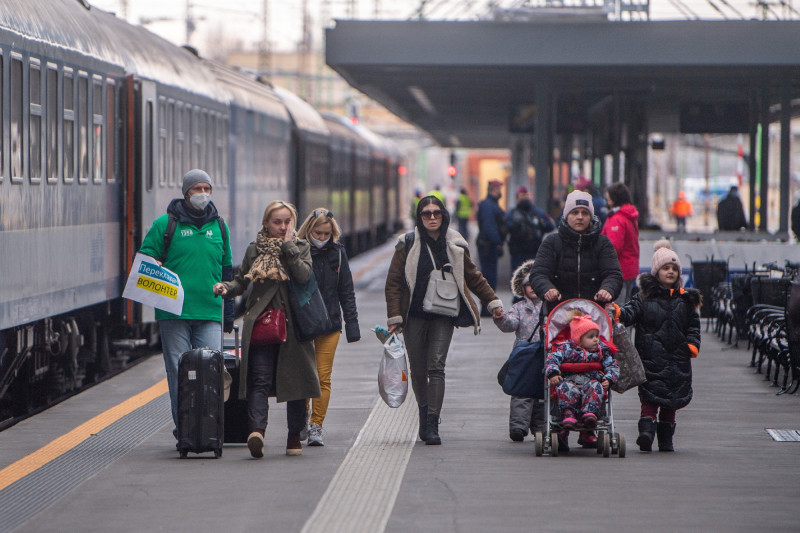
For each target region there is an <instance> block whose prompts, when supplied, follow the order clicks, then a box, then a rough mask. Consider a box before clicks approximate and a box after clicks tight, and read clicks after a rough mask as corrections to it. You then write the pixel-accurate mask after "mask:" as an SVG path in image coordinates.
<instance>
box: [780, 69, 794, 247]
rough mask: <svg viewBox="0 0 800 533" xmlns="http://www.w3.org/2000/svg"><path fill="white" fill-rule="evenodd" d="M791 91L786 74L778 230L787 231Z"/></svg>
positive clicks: (782, 92)
mask: <svg viewBox="0 0 800 533" xmlns="http://www.w3.org/2000/svg"><path fill="white" fill-rule="evenodd" d="M791 120H792V93H791V86H790V80H789V78H788V76H783V77H782V79H781V158H780V159H781V171H780V188H779V191H780V225H779V227H778V231H779V232H781V233H787V235H788V232H789V201H790V191H789V187H790V176H791V173H790V168H789V165H790V154H791V149H792V130H791Z"/></svg>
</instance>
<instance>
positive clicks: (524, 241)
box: [506, 185, 555, 272]
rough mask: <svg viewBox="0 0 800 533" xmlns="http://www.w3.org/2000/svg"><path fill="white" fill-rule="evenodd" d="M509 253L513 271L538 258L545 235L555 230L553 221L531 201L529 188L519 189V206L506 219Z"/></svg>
mask: <svg viewBox="0 0 800 533" xmlns="http://www.w3.org/2000/svg"><path fill="white" fill-rule="evenodd" d="M506 226H507V228H508V251H509V253H510V254H511V271H512V272H514V271H516V270H517V268H519V266H520V265H522V263H524V262H525V261H528V260H529V259H533V258H534V257H536V252H538V251H539V245H540V244H542V239H543V238H544V235H545V233H550V232H551V231H553V230H554V229H555V224H554V223H553V220H552V219H551V218H550V217H549V216H548V215H547V213H545V212H544V210H542V209H540V208H539V207H538V206H536V205H535V204H534V203H533V201H532V200H531V195H530V193H529V192H528V188H527V187H525V186H524V185H520V187H519V188H518V189H517V205H516V206H515V207H514V209H512V210H511V211H509V212H508V216H507V217H506Z"/></svg>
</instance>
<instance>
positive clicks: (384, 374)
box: [378, 333, 408, 407]
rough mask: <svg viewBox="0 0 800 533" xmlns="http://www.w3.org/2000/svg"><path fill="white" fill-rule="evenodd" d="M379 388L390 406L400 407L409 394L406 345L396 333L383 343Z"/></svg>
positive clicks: (382, 396)
mask: <svg viewBox="0 0 800 533" xmlns="http://www.w3.org/2000/svg"><path fill="white" fill-rule="evenodd" d="M378 390H379V391H380V393H381V398H383V401H384V402H386V405H388V406H389V407H400V406H401V405H402V404H403V401H404V400H405V399H406V395H407V394H408V366H407V364H406V347H405V345H404V344H403V341H402V340H400V337H398V336H397V335H395V334H394V333H393V334H392V335H391V336H390V337H389V338H388V339H387V340H386V342H385V343H384V344H383V357H381V364H380V367H379V368H378Z"/></svg>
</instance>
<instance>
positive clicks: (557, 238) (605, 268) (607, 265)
mask: <svg viewBox="0 0 800 533" xmlns="http://www.w3.org/2000/svg"><path fill="white" fill-rule="evenodd" d="M601 228H602V224H600V219H598V218H597V217H594V219H593V220H592V228H591V229H590V230H589V231H588V232H587V233H578V232H577V231H575V230H574V229H572V228H571V227H569V226H568V225H567V221H566V220H565V219H564V218H562V219H561V221H560V222H559V224H558V231H556V232H554V233H551V234H549V235H547V236H546V237H545V238H544V240H543V241H542V245H541V246H540V247H539V252H538V253H537V254H536V263H535V264H534V265H533V270H531V287H532V288H533V291H534V292H535V293H536V294H537V295H539V297H540V298H544V295H545V294H546V293H547V291H549V290H550V289H553V288H555V289H558V292H560V293H561V300H562V301H564V300H568V299H570V298H586V299H589V300H592V299H594V295H595V294H597V291H599V290H600V289H605V290H606V291H608V293H609V294H611V298H612V299H614V298H616V297H617V295H619V291H620V289H622V270H620V266H619V259H618V258H617V252H616V250H614V245H613V244H611V241H610V240H609V239H608V237H606V236H605V235H601V234H600V230H601Z"/></svg>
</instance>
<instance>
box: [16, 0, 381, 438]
mask: <svg viewBox="0 0 800 533" xmlns="http://www.w3.org/2000/svg"><path fill="white" fill-rule="evenodd" d="M279 92H280V90H277V91H276V90H275V89H274V88H273V87H272V86H271V85H269V84H268V83H261V82H259V81H256V80H254V79H252V78H251V77H250V76H248V75H246V74H244V73H241V72H239V71H237V70H235V69H233V68H231V67H228V66H225V65H222V64H220V63H217V62H214V61H210V60H207V59H203V58H200V57H198V55H197V54H196V53H195V52H194V51H192V50H190V49H186V48H181V47H178V46H175V45H173V44H171V43H169V42H168V41H166V40H164V39H162V38H160V37H158V36H156V35H154V34H152V33H150V32H149V31H147V30H145V29H144V28H141V27H138V26H132V25H130V24H128V23H126V22H125V21H123V20H121V19H119V18H116V17H115V16H113V15H112V14H109V13H106V12H104V11H102V10H98V9H94V8H91V6H89V5H88V3H86V2H85V1H83V0H24V1H23V0H0V94H2V105H0V124H1V125H2V127H0V250H2V251H3V254H1V255H0V266H2V271H3V276H2V279H0V428H2V427H5V426H7V425H9V424H11V423H13V422H14V421H16V420H18V419H19V418H20V417H23V416H25V415H27V414H30V413H32V412H36V411H37V410H39V409H41V408H44V407H46V406H48V405H50V404H51V403H52V402H53V401H56V400H58V399H61V398H63V397H65V395H68V394H70V393H72V392H74V391H76V390H79V389H80V388H82V387H85V386H87V385H88V384H90V383H92V382H96V381H98V380H100V379H103V378H105V377H107V376H109V375H111V374H112V373H114V372H116V371H119V370H121V369H122V368H124V367H125V366H126V365H128V364H129V363H130V362H131V361H132V360H133V359H135V358H136V357H139V356H141V355H143V354H146V353H152V351H153V350H154V349H155V348H157V346H158V343H159V338H158V327H157V324H156V323H155V322H154V313H153V310H152V309H151V308H149V307H146V306H141V305H139V304H134V303H133V302H130V301H126V300H123V299H122V298H121V294H122V290H123V288H124V283H125V281H126V279H127V272H128V269H129V268H130V265H131V264H132V260H133V257H134V255H135V253H136V251H137V250H138V249H139V247H140V245H141V242H142V239H143V238H144V235H145V234H146V232H147V231H148V229H149V228H150V225H151V224H152V222H153V220H155V218H157V217H158V216H159V215H161V214H163V213H164V212H165V210H166V207H167V205H168V204H169V202H170V201H171V200H172V199H173V198H177V197H180V196H181V193H180V190H181V177H182V176H183V174H184V173H185V172H186V171H187V170H189V169H191V168H202V169H204V170H206V171H207V172H208V173H209V174H210V175H211V176H212V180H213V185H214V188H213V193H212V200H213V202H214V204H215V205H216V206H217V208H218V210H219V211H220V213H221V214H222V216H223V217H224V218H225V219H226V221H227V222H228V225H229V227H230V228H231V246H232V249H233V255H234V266H236V264H237V263H238V262H239V260H240V259H241V257H242V255H243V253H244V250H245V248H246V246H247V244H248V243H249V242H250V241H251V240H253V238H254V236H255V235H256V233H257V232H258V230H259V228H260V225H261V224H260V223H261V214H262V213H263V210H264V207H265V206H266V205H267V203H269V201H271V200H275V199H278V198H281V199H287V200H289V201H292V202H295V203H297V204H298V205H299V207H300V211H301V214H304V212H305V211H307V210H309V209H312V208H314V207H316V206H317V205H331V207H332V209H333V210H334V211H337V210H338V213H337V215H338V218H339V219H340V221H341V222H343V223H342V225H343V227H345V231H346V232H347V231H349V232H351V234H352V235H353V236H354V237H352V242H353V243H354V244H357V245H358V246H356V247H355V248H354V249H353V250H352V253H353V254H354V253H358V252H359V251H364V250H365V249H366V248H367V247H368V246H371V245H374V244H375V240H374V239H371V238H370V234H369V230H370V227H369V220H370V219H369V218H368V216H369V213H370V211H369V184H370V183H372V181H374V180H375V179H378V178H376V177H375V176H372V175H371V172H373V171H374V169H372V168H371V166H370V159H369V158H370V153H369V147H368V143H367V142H366V141H365V140H364V138H363V136H359V135H357V134H355V133H353V132H352V131H351V132H350V133H348V135H350V136H351V141H352V142H351V141H348V143H349V144H348V147H349V148H347V150H348V151H347V153H346V154H345V153H343V152H341V153H340V152H337V150H339V148H337V146H339V145H337V144H336V142H339V140H337V141H334V135H332V134H331V133H330V131H329V129H328V127H327V124H328V121H326V120H323V119H322V117H321V116H320V115H319V114H317V113H316V111H314V110H313V108H311V106H308V104H305V103H304V102H302V100H300V99H299V98H297V97H295V96H294V95H291V94H290V93H288V92H282V93H281V94H280V95H279ZM341 120H343V119H341ZM345 129H346V128H345ZM340 144H341V143H340ZM334 154H336V155H337V157H339V159H340V160H341V159H342V158H347V159H348V165H349V167H348V168H350V169H352V170H353V172H352V173H348V174H347V175H346V176H345V175H344V174H342V173H341V172H339V173H338V174H337V173H336V172H334V170H332V169H333V161H332V159H331V158H332V157H333V155H334ZM340 162H341V161H340ZM334 175H335V176H337V179H340V181H339V182H334V181H332V180H331V176H334ZM342 199H345V201H344V202H342ZM348 221H353V222H354V224H353V225H349V224H348Z"/></svg>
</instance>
